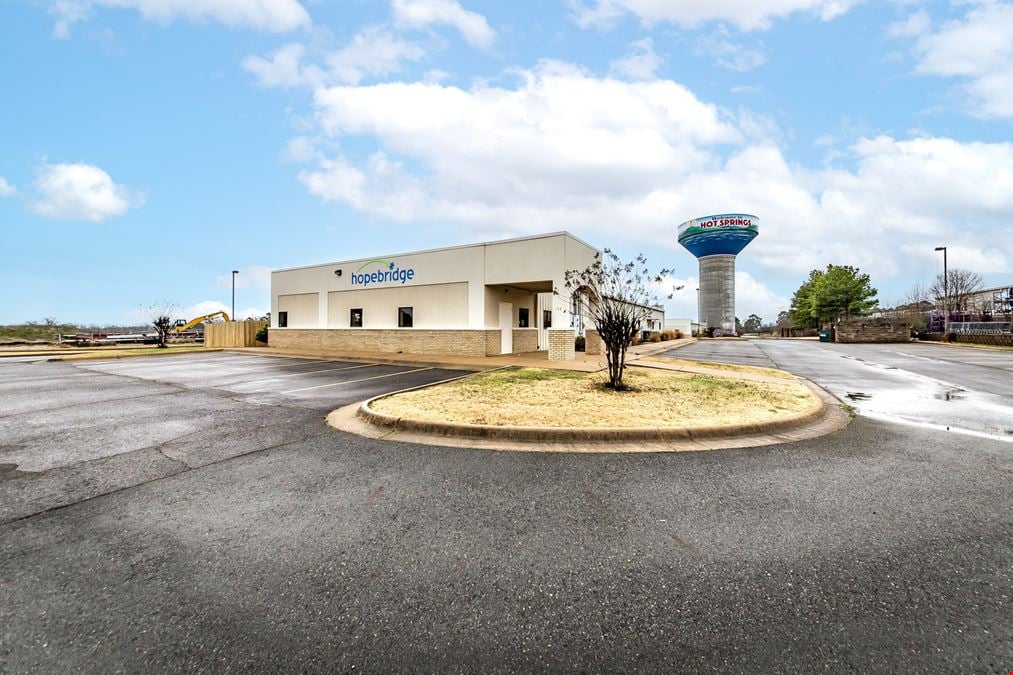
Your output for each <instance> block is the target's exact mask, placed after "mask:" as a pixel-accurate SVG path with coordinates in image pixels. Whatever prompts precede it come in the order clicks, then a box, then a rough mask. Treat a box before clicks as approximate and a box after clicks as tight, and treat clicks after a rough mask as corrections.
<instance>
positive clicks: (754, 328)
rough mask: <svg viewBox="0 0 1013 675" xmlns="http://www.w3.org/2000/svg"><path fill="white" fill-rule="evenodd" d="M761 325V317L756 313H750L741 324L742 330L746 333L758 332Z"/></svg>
mask: <svg viewBox="0 0 1013 675" xmlns="http://www.w3.org/2000/svg"><path fill="white" fill-rule="evenodd" d="M762 325H763V319H761V318H760V317H759V316H757V315H756V314H750V315H749V317H748V318H747V319H746V322H745V323H743V324H742V330H744V331H745V332H747V333H758V332H760V326H762Z"/></svg>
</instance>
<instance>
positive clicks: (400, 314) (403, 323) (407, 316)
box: [397, 307, 414, 328]
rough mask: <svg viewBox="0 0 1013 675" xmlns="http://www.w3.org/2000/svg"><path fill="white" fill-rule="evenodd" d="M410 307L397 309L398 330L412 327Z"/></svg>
mask: <svg viewBox="0 0 1013 675" xmlns="http://www.w3.org/2000/svg"><path fill="white" fill-rule="evenodd" d="M413 309H414V308H412V307H398V308H397V327H398V328H411V327H412V310H413Z"/></svg>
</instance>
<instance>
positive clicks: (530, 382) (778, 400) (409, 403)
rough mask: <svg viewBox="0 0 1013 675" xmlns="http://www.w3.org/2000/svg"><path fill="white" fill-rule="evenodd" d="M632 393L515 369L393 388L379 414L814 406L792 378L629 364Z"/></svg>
mask: <svg viewBox="0 0 1013 675" xmlns="http://www.w3.org/2000/svg"><path fill="white" fill-rule="evenodd" d="M625 379H626V382H627V384H628V385H630V386H631V387H633V388H634V391H628V392H615V391H610V390H608V389H606V388H604V386H603V384H604V381H605V380H604V377H603V376H602V375H601V374H597V373H590V374H589V373H578V372H572V371H560V370H547V369H541V368H517V369H509V370H499V371H492V372H487V373H479V374H477V375H474V376H471V377H467V378H465V379H463V380H458V381H456V382H449V383H447V384H441V385H437V386H435V387H429V388H426V389H418V390H415V391H410V392H405V393H403V394H395V395H394V396H390V397H387V398H383V399H380V400H379V401H376V402H375V403H373V408H374V409H375V410H376V411H377V412H381V413H384V414H388V415H396V416H399V417H409V418H412V419H418V420H423V421H429V422H455V423H462V424H492V425H498V426H538V427H598V428H601V427H688V428H693V427H701V426H710V425H713V424H736V423H755V422H763V421H768V420H772V419H775V418H778V417H782V416H784V415H786V414H791V413H798V412H802V411H805V410H809V409H811V408H812V407H814V406H816V405H818V401H817V399H816V397H815V396H813V394H812V393H811V392H810V391H809V389H807V388H806V387H805V386H804V385H802V384H801V383H799V382H797V381H795V380H794V379H790V380H788V379H786V380H785V381H784V382H779V381H774V382H753V381H748V382H747V381H742V380H737V379H734V378H731V377H713V376H710V375H700V374H693V373H681V372H674V371H665V370H656V369H650V368H636V367H630V368H628V369H627V370H626V378H625Z"/></svg>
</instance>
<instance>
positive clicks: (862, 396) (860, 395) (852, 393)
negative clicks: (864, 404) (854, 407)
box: [845, 391, 872, 401]
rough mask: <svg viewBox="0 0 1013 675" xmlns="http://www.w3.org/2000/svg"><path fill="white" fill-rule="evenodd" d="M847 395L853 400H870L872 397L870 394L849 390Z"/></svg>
mask: <svg viewBox="0 0 1013 675" xmlns="http://www.w3.org/2000/svg"><path fill="white" fill-rule="evenodd" d="M845 396H847V397H848V398H850V399H851V400H852V401H868V400H869V399H870V398H872V397H871V396H869V395H868V394H863V393H862V392H860V391H849V392H848V393H847V394H845Z"/></svg>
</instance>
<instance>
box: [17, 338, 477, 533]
mask: <svg viewBox="0 0 1013 675" xmlns="http://www.w3.org/2000/svg"><path fill="white" fill-rule="evenodd" d="M0 373H2V375H3V378H2V381H0V410H2V414H0V439H2V440H0V481H3V482H2V485H3V488H4V489H3V490H2V491H0V522H4V521H9V520H13V519H16V518H22V517H25V516H29V515H32V514H35V513H40V512H42V511H45V510H47V509H51V508H54V507H59V506H65V505H67V504H72V503H75V502H78V501H81V500H82V499H87V498H90V497H95V496H98V495H100V494H105V493H107V492H112V491H115V490H119V489H124V488H128V487H130V486H133V485H137V484H140V483H143V482H146V481H149V480H153V479H156V478H161V477H165V476H168V475H172V474H175V473H179V472H181V471H187V470H191V469H194V468H198V467H201V466H206V465H208V464H211V463H214V462H220V461H224V460H227V459H230V458H232V457H236V456H238V455H242V454H246V453H249V452H256V451H258V450H263V449H265V448H269V447H274V446H278V445H284V444H286V443H292V442H295V441H299V440H304V439H306V438H308V437H309V436H311V435H313V434H320V433H323V432H324V431H325V430H326V429H325V428H324V427H323V425H322V420H323V417H324V415H326V413H327V412H329V411H330V410H333V409H334V408H337V407H340V406H343V405H346V404H349V403H354V402H355V401H361V400H364V399H367V398H370V397H372V396H376V395H378V394H382V393H384V392H387V391H394V390H399V389H404V388H406V387H412V386H416V385H420V384H425V383H429V382H436V381H440V380H445V379H448V378H452V377H458V376H460V375H462V374H463V373H461V372H459V371H451V370H444V369H439V368H429V367H424V366H410V365H384V364H376V363H359V362H350V361H335V360H323V359H292V358H274V357H267V356H247V355H243V354H228V353H211V354H200V353H198V354H181V355H175V356H170V357H149V358H127V359H114V360H108V361H81V362H75V363H71V362H63V363H42V362H38V363H13V362H2V361H0Z"/></svg>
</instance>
